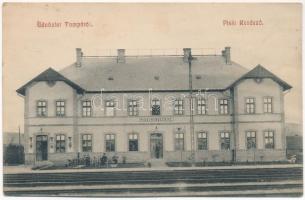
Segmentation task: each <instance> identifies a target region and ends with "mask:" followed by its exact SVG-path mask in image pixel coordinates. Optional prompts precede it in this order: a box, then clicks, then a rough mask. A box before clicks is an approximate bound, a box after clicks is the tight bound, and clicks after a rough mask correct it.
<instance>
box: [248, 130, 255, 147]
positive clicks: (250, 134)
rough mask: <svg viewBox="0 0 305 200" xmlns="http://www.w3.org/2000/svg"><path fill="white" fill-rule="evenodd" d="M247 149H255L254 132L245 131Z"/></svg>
mask: <svg viewBox="0 0 305 200" xmlns="http://www.w3.org/2000/svg"><path fill="white" fill-rule="evenodd" d="M246 140H247V149H256V132H255V131H246Z"/></svg>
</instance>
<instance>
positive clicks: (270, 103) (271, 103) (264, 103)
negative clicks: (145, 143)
mask: <svg viewBox="0 0 305 200" xmlns="http://www.w3.org/2000/svg"><path fill="white" fill-rule="evenodd" d="M265 99H271V102H265ZM265 105H267V106H268V105H270V106H271V111H270V112H268V107H267V112H266V111H265ZM263 112H264V113H265V114H270V113H271V114H272V113H273V97H271V96H264V97H263Z"/></svg>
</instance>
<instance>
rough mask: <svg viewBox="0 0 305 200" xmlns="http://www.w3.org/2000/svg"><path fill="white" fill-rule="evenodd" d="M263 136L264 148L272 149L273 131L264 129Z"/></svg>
mask: <svg viewBox="0 0 305 200" xmlns="http://www.w3.org/2000/svg"><path fill="white" fill-rule="evenodd" d="M264 136H265V148H266V149H274V131H272V130H268V131H264Z"/></svg>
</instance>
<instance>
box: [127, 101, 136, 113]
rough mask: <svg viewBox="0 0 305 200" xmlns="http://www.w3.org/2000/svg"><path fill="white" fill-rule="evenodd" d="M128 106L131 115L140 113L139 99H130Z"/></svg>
mask: <svg viewBox="0 0 305 200" xmlns="http://www.w3.org/2000/svg"><path fill="white" fill-rule="evenodd" d="M127 108H128V109H127V111H128V115H129V116H137V115H138V114H139V109H138V101H137V100H129V101H128V107H127Z"/></svg>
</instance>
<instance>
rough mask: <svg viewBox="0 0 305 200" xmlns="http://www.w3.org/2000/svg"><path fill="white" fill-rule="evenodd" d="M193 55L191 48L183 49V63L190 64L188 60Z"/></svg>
mask: <svg viewBox="0 0 305 200" xmlns="http://www.w3.org/2000/svg"><path fill="white" fill-rule="evenodd" d="M191 53H192V49H191V48H183V61H184V62H188V58H189V56H190V54H191Z"/></svg>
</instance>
